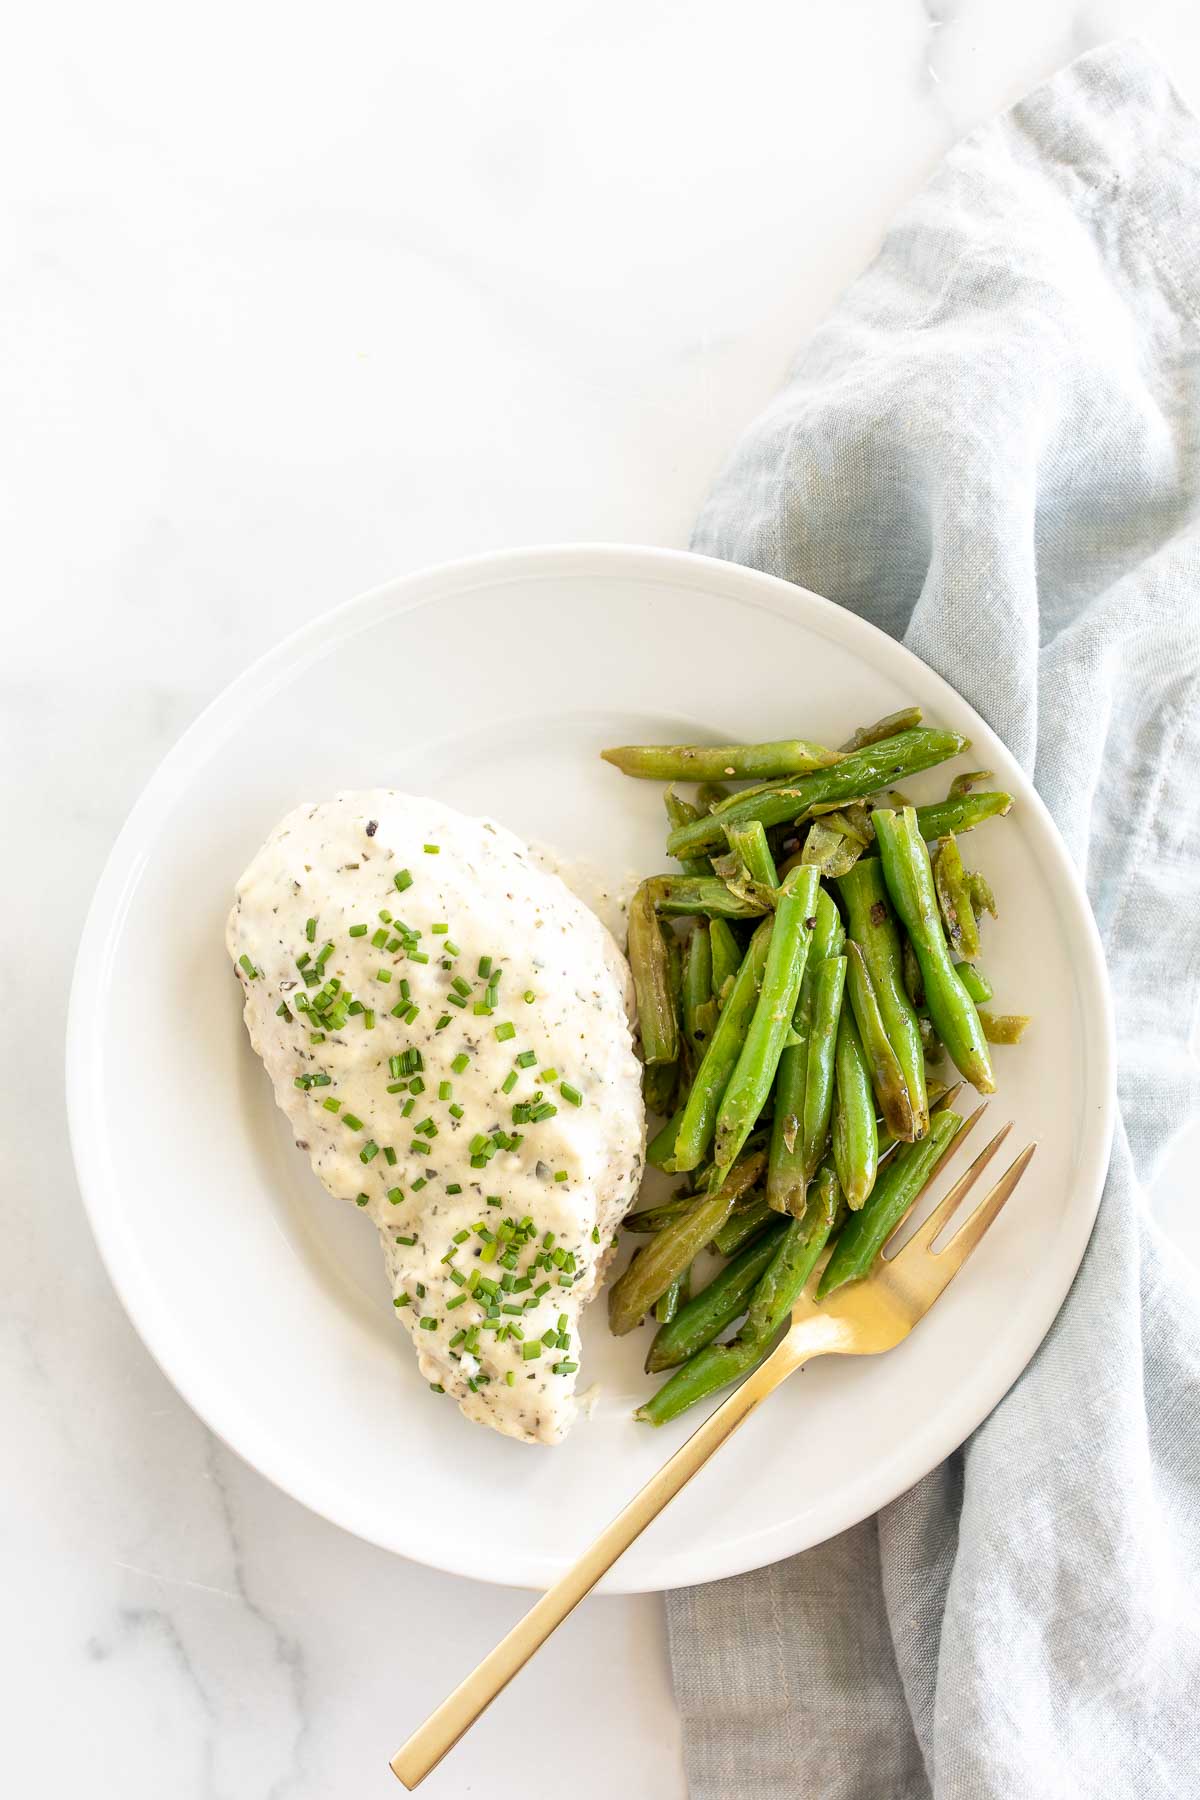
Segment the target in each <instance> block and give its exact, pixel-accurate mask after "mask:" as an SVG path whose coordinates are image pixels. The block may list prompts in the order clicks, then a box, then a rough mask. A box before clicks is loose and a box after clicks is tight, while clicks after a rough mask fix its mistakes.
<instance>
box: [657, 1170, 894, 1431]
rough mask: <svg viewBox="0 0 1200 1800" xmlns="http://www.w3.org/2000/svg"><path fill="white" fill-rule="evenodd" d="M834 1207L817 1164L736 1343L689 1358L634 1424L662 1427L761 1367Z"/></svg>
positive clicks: (829, 1180) (827, 1231) (828, 1174)
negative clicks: (802, 1205)
mask: <svg viewBox="0 0 1200 1800" xmlns="http://www.w3.org/2000/svg"><path fill="white" fill-rule="evenodd" d="M840 1203H841V1193H840V1191H839V1189H838V1182H837V1175H836V1174H835V1173H834V1170H833V1167H832V1164H830V1163H827V1162H826V1163H822V1165H821V1167H820V1169H819V1170H818V1171H817V1179H816V1181H815V1183H814V1184H813V1190H812V1193H811V1194H810V1195H809V1197H808V1203H807V1205H806V1206H805V1208H804V1216H803V1218H799V1219H791V1220H789V1221H788V1223H787V1224H786V1225H785V1226H784V1228H783V1231H782V1232H781V1233H780V1234H779V1237H778V1242H777V1247H776V1250H775V1254H774V1255H773V1256H772V1258H771V1261H770V1263H769V1264H768V1265H767V1268H766V1270H765V1271H764V1273H763V1275H762V1277H761V1279H760V1281H759V1283H758V1286H757V1287H756V1288H755V1290H754V1293H753V1296H752V1298H751V1301H750V1306H749V1310H748V1311H747V1314H746V1319H745V1323H744V1324H743V1326H742V1329H741V1331H740V1332H739V1333H738V1335H737V1337H736V1338H734V1340H733V1341H732V1343H729V1344H709V1345H707V1346H706V1347H705V1348H704V1349H702V1350H699V1351H697V1352H696V1354H695V1355H694V1356H691V1357H689V1358H688V1360H687V1362H685V1363H684V1365H683V1367H682V1368H679V1369H676V1371H675V1373H674V1375H672V1376H671V1378H670V1380H669V1381H665V1382H664V1383H663V1385H662V1387H660V1388H659V1390H658V1392H657V1393H656V1394H654V1395H652V1396H651V1398H650V1399H649V1400H647V1401H646V1403H645V1405H644V1406H639V1407H638V1409H637V1412H636V1413H635V1414H634V1417H635V1418H636V1419H642V1420H644V1421H645V1422H646V1423H647V1424H650V1425H665V1424H667V1423H668V1421H669V1420H671V1419H676V1418H678V1417H679V1415H680V1413H682V1412H686V1411H687V1409H688V1407H689V1406H694V1405H695V1404H696V1402H697V1401H699V1400H705V1399H707V1398H708V1396H709V1395H710V1394H715V1393H716V1392H717V1390H718V1388H723V1387H725V1386H726V1385H727V1384H728V1383H729V1382H731V1381H736V1380H737V1378H738V1376H739V1375H745V1374H747V1373H748V1372H749V1370H750V1369H752V1368H753V1367H754V1365H755V1364H756V1363H759V1362H761V1361H762V1359H763V1357H764V1356H765V1355H766V1353H767V1351H768V1349H769V1348H770V1345H771V1340H772V1338H774V1336H775V1334H776V1333H777V1332H778V1330H779V1328H780V1327H781V1326H782V1325H783V1324H784V1322H785V1321H786V1319H787V1317H788V1315H789V1313H790V1312H791V1310H792V1307H793V1306H794V1305H795V1304H796V1301H797V1299H798V1298H799V1296H800V1293H801V1291H802V1290H803V1288H804V1284H805V1282H806V1281H807V1280H808V1278H809V1276H810V1275H811V1274H812V1272H813V1269H814V1268H815V1267H816V1265H817V1261H818V1259H819V1257H820V1255H821V1252H822V1250H823V1249H824V1248H825V1245H826V1244H827V1243H828V1241H829V1238H830V1235H831V1233H832V1232H833V1230H834V1229H835V1224H836V1220H837V1217H838V1213H839V1210H840ZM858 1216H859V1217H861V1216H862V1215H861V1214H859V1215H858Z"/></svg>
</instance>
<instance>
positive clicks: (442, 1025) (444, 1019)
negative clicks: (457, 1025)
mask: <svg viewBox="0 0 1200 1800" xmlns="http://www.w3.org/2000/svg"><path fill="white" fill-rule="evenodd" d="M449 1023H450V1014H449V1013H443V1014H442V1016H441V1018H440V1019H439V1020H438V1022H437V1024H436V1025H435V1026H434V1028H433V1029H434V1030H435V1031H445V1029H446V1027H447V1025H448V1024H449Z"/></svg>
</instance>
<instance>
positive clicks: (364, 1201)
mask: <svg viewBox="0 0 1200 1800" xmlns="http://www.w3.org/2000/svg"><path fill="white" fill-rule="evenodd" d="M354 1204H355V1205H356V1206H369V1205H370V1197H369V1196H368V1195H367V1194H357V1195H356V1196H355V1200H354Z"/></svg>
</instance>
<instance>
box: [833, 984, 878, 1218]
mask: <svg viewBox="0 0 1200 1800" xmlns="http://www.w3.org/2000/svg"><path fill="white" fill-rule="evenodd" d="M835 1080H836V1092H835V1098H834V1104H833V1161H834V1167H835V1168H836V1169H837V1175H838V1180H839V1181H840V1182H841V1184H842V1192H843V1194H845V1196H846V1204H847V1206H849V1208H850V1210H851V1212H858V1211H860V1210H861V1208H862V1206H863V1203H864V1201H865V1200H866V1199H867V1197H868V1195H869V1194H870V1192H871V1189H872V1188H873V1187H874V1186H875V1175H876V1172H877V1170H878V1167H879V1149H878V1137H877V1135H876V1127H875V1100H874V1096H873V1095H872V1093H871V1075H870V1071H869V1069H868V1068H867V1059H866V1055H865V1054H864V1051H863V1047H862V1039H861V1038H860V1037H859V1035H858V1026H857V1025H856V1024H855V1023H854V1013H853V1009H852V1008H851V1007H849V1006H843V1007H842V1010H841V1015H840V1017H839V1019H838V1028H837V1055H836V1058H835Z"/></svg>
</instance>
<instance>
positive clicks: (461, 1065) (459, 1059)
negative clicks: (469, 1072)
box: [450, 1050, 471, 1075]
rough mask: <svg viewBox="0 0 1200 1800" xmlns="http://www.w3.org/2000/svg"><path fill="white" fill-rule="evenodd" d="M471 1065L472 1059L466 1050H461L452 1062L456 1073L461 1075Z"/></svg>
mask: <svg viewBox="0 0 1200 1800" xmlns="http://www.w3.org/2000/svg"><path fill="white" fill-rule="evenodd" d="M470 1066H471V1059H470V1057H469V1056H468V1055H467V1053H466V1051H465V1050H460V1051H459V1053H458V1055H457V1056H456V1057H455V1058H454V1061H453V1062H452V1063H451V1064H450V1067H451V1068H452V1069H453V1070H454V1073H455V1074H456V1075H461V1074H462V1073H463V1071H464V1069H469V1068H470Z"/></svg>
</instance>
